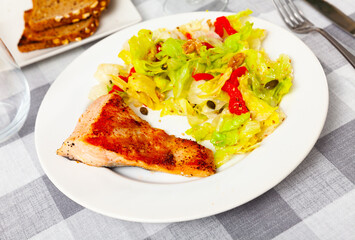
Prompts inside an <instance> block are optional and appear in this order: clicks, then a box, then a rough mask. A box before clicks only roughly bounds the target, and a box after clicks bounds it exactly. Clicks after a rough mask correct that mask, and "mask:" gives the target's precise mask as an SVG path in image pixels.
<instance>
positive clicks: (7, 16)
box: [0, 0, 142, 67]
mask: <svg viewBox="0 0 355 240" xmlns="http://www.w3.org/2000/svg"><path fill="white" fill-rule="evenodd" d="M31 8H32V1H31V0H16V1H13V0H5V1H4V0H1V3H0V38H2V40H3V41H4V42H5V44H6V46H7V47H8V48H9V50H10V51H11V53H12V55H13V56H14V58H15V59H16V61H17V63H18V64H19V65H20V66H21V67H23V66H26V65H28V64H31V63H34V62H37V61H40V60H42V59H45V58H48V57H51V56H54V55H57V54H59V53H62V52H65V51H68V50H69V49H73V48H76V47H78V46H81V45H83V44H85V43H88V42H91V41H94V40H97V39H99V38H102V37H105V36H107V35H109V34H111V33H113V32H116V31H118V30H120V29H122V28H124V27H127V26H130V25H132V24H135V23H138V22H140V21H141V20H142V18H141V16H140V15H139V13H138V12H137V10H136V8H135V7H134V5H133V4H132V3H131V1H130V0H112V1H111V2H110V4H109V7H108V9H106V10H105V11H104V12H103V13H102V14H101V17H100V26H99V28H98V29H97V31H96V32H95V34H94V35H92V36H90V37H88V38H85V39H83V40H82V41H80V42H72V43H70V44H68V45H64V46H59V47H54V48H47V49H42V50H37V51H32V52H28V53H21V52H20V51H19V50H18V49H17V43H18V41H19V39H20V38H21V35H22V31H23V28H24V21H23V12H24V11H25V10H27V9H31Z"/></svg>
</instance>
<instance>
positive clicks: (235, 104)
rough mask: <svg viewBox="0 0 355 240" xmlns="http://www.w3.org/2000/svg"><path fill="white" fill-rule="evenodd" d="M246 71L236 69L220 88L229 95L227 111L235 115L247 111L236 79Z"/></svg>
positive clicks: (244, 69) (243, 68) (245, 69)
mask: <svg viewBox="0 0 355 240" xmlns="http://www.w3.org/2000/svg"><path fill="white" fill-rule="evenodd" d="M247 71H248V70H247V68H246V67H244V66H243V67H239V68H237V69H236V70H234V71H233V72H232V74H231V77H230V78H229V79H228V80H227V81H226V82H225V84H224V85H223V87H222V90H223V91H225V92H227V93H228V95H229V106H228V108H229V111H230V112H231V113H234V114H237V115H240V114H243V113H246V112H248V111H249V110H248V108H247V107H246V105H245V102H244V99H243V96H242V93H241V92H240V91H239V89H238V86H239V81H238V77H241V76H243V75H244V74H245V73H246V72H247Z"/></svg>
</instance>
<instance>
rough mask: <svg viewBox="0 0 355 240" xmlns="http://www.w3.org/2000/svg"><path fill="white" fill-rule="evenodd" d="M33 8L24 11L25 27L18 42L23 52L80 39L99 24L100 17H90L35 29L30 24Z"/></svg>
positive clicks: (93, 30) (90, 33)
mask: <svg viewBox="0 0 355 240" xmlns="http://www.w3.org/2000/svg"><path fill="white" fill-rule="evenodd" d="M31 12H32V10H27V11H25V13H24V20H25V29H24V31H23V34H22V36H21V39H20V41H19V43H18V45H17V46H18V49H19V51H21V52H29V51H33V50H38V49H43V48H49V47H56V46H60V45H65V44H68V43H69V42H73V41H80V40H82V39H84V38H87V37H89V36H91V35H92V34H93V33H94V32H95V31H96V29H97V27H98V26H99V19H98V17H94V16H92V17H89V18H87V19H85V20H82V21H79V22H76V23H72V24H68V25H65V26H60V27H56V28H51V29H47V30H44V31H40V32H36V31H33V30H32V29H31V28H30V27H29V24H28V21H29V18H30V16H31Z"/></svg>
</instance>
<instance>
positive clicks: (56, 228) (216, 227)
mask: <svg viewBox="0 0 355 240" xmlns="http://www.w3.org/2000/svg"><path fill="white" fill-rule="evenodd" d="M329 1H330V0H329ZM295 2H296V4H297V5H298V6H299V8H301V10H302V11H303V12H304V13H305V15H306V16H307V17H308V18H309V19H310V20H311V21H312V22H314V23H315V24H316V25H318V26H320V27H323V28H325V30H326V31H328V32H329V33H330V34H331V35H333V36H335V37H336V38H337V39H338V40H339V41H340V42H341V43H342V44H343V45H344V46H346V47H347V48H348V49H349V50H350V51H352V52H353V53H355V39H354V38H353V37H351V36H350V35H347V34H346V33H344V32H343V31H342V30H340V29H339V28H338V27H336V26H335V25H334V24H333V23H332V22H330V21H329V20H328V19H327V18H325V17H324V16H322V15H321V14H319V13H318V12H316V11H315V10H314V9H312V8H311V7H310V5H308V4H307V3H305V2H303V1H301V0H298V1H295ZM331 2H332V3H333V4H334V5H336V6H338V8H340V9H341V10H342V11H344V12H345V13H346V14H347V15H349V16H351V17H352V18H353V19H355V1H354V0H331ZM133 3H134V4H135V6H136V7H137V9H138V11H139V12H140V14H141V15H142V17H143V19H144V20H146V19H151V18H155V17H159V16H163V15H164V13H163V8H162V4H163V0H133ZM246 8H250V9H251V10H253V12H254V13H253V16H256V17H259V18H262V19H265V20H268V21H270V22H273V23H276V24H278V25H280V26H283V27H285V24H284V23H283V22H282V20H281V18H280V17H279V15H278V12H277V11H276V9H275V8H274V6H273V3H272V1H270V0H266V1H265V0H248V1H242V0H230V2H229V4H228V7H227V9H226V11H229V12H237V11H240V10H244V9H246ZM297 36H298V37H299V38H301V39H302V40H303V41H304V42H305V43H306V44H307V45H308V46H309V47H310V48H311V50H312V51H313V52H314V53H315V54H316V56H317V57H318V59H319V60H320V62H321V64H322V66H323V68H324V71H325V73H326V76H327V81H328V85H329V96H330V103H329V112H328V116H327V120H326V123H325V127H324V129H323V131H322V133H321V136H320V138H319V139H318V141H317V143H316V145H315V147H314V148H313V149H312V151H311V152H310V153H309V155H308V156H307V157H306V159H305V160H304V161H303V162H302V164H301V165H300V166H299V167H298V168H297V169H296V170H295V171H294V172H292V173H291V174H290V175H289V176H288V177H287V178H286V179H285V180H284V181H282V182H281V183H280V184H278V185H277V186H275V187H274V188H273V189H271V190H269V191H268V192H266V193H265V194H263V195H261V196H260V197H258V198H256V199H254V200H253V201H251V202H249V203H246V204H244V205H242V206H240V207H237V208H235V209H232V210H229V211H227V212H224V213H221V214H218V215H215V216H211V217H207V218H203V219H199V220H194V221H188V222H180V223H166V224H164V223H162V224H146V223H135V222H127V221H123V220H118V219H113V218H110V217H106V216H103V215H100V214H97V213H95V212H93V211H91V210H88V209H86V208H84V207H82V206H80V205H78V204H77V203H75V202H73V201H72V200H70V199H68V198H67V197H66V196H64V195H63V194H62V193H61V192H60V191H59V190H58V189H57V188H56V187H55V186H54V185H53V184H52V183H51V181H50V180H49V179H48V177H47V176H46V174H45V173H44V172H43V170H42V168H41V166H40V164H39V160H38V157H37V154H36V150H35V143H34V126H35V121H36V115H37V112H38V109H39V106H40V104H41V102H42V99H43V97H44V95H45V94H46V92H47V90H48V88H49V87H50V86H51V84H52V83H53V81H54V80H55V79H56V77H57V76H58V75H59V73H60V72H61V71H62V70H63V69H64V68H65V67H66V66H67V65H68V64H70V62H71V61H72V60H73V59H75V58H76V57H77V56H78V55H80V54H81V53H82V52H83V51H85V50H86V49H87V48H88V47H89V46H91V45H92V44H94V43H90V44H87V45H84V46H82V47H79V48H76V49H74V50H71V51H69V52H66V53H63V54H60V55H57V56H55V57H52V58H49V59H46V60H43V61H41V62H38V63H35V64H32V65H30V66H27V67H24V68H23V71H24V73H25V75H26V77H27V79H28V82H29V85H30V89H31V109H30V113H29V116H28V119H27V121H26V122H25V124H24V127H23V128H22V129H21V130H20V131H19V132H18V134H17V135H15V136H14V137H13V138H12V139H10V140H9V141H7V142H5V143H2V144H0V239H1V240H5V239H16V240H17V239H85V240H88V239H95V240H96V239H105V240H106V239H263V240H264V239H330V240H334V239H355V187H354V184H355V70H354V69H353V68H352V67H351V65H350V64H349V63H348V62H347V61H346V60H345V59H344V58H343V56H342V55H341V54H340V53H339V52H338V51H337V50H336V49H335V48H334V47H333V46H332V45H331V44H330V43H329V42H328V41H327V40H326V39H324V38H323V37H322V36H320V35H319V34H318V33H311V34H305V35H297Z"/></svg>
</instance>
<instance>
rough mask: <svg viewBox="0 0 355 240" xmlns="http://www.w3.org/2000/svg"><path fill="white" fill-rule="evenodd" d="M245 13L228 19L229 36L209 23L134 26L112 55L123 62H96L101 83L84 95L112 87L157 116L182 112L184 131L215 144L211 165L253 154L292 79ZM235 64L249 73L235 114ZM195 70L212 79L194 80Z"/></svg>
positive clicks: (276, 120)
mask: <svg viewBox="0 0 355 240" xmlns="http://www.w3.org/2000/svg"><path fill="white" fill-rule="evenodd" d="M251 13H252V12H251V10H249V9H247V10H245V11H242V12H239V13H237V14H234V15H230V16H227V17H226V19H227V20H228V21H229V23H230V26H231V27H232V28H233V29H234V30H235V32H236V33H234V32H233V33H231V35H228V32H227V31H226V30H225V32H224V35H223V36H222V37H221V36H220V35H219V34H217V33H216V32H215V25H214V24H213V21H211V20H207V21H204V20H196V21H192V22H190V23H187V24H184V25H181V26H179V27H177V28H176V29H173V30H167V29H157V30H155V31H151V30H147V29H142V30H140V31H139V32H138V33H137V35H136V36H133V37H131V38H130V39H129V40H128V43H127V44H126V45H125V46H124V48H123V49H122V50H121V51H120V52H119V54H118V57H119V58H120V59H122V60H123V62H124V64H125V65H124V66H121V65H118V64H101V65H100V66H99V67H98V70H97V73H96V74H95V77H96V78H97V79H98V80H99V82H100V83H99V84H98V85H97V86H95V87H94V88H93V89H92V91H91V93H90V97H91V98H92V99H93V98H97V97H99V96H100V95H103V94H106V93H107V92H108V91H112V90H111V89H113V86H114V85H116V86H117V87H119V88H120V89H121V90H122V91H118V92H116V93H117V94H120V95H121V96H122V97H123V98H124V99H125V100H127V101H130V102H135V103H138V104H144V105H145V106H147V107H149V108H151V109H154V110H161V112H160V114H161V116H162V117H163V116H166V115H182V116H186V117H187V119H188V122H189V124H190V125H191V128H190V129H188V130H187V131H186V134H188V135H190V136H191V137H193V138H194V139H195V140H196V141H197V142H203V141H210V142H211V143H212V144H213V146H214V150H215V162H216V165H217V167H219V166H221V165H223V164H224V163H226V162H227V161H229V160H230V159H231V158H232V157H233V155H235V154H243V153H247V152H250V151H252V150H253V149H255V148H256V147H258V145H259V144H260V142H261V141H262V140H263V139H264V138H265V137H266V136H268V135H270V134H271V133H272V132H273V131H274V130H275V128H277V126H279V125H280V124H281V123H282V121H283V120H284V119H285V114H284V113H283V112H282V110H281V109H280V108H279V104H280V102H281V100H282V98H283V96H284V95H285V94H287V93H288V92H289V91H290V89H291V87H292V79H293V76H292V66H291V61H290V59H289V57H288V56H286V55H284V54H281V55H280V56H279V57H278V58H277V59H276V60H275V61H274V60H271V59H270V58H269V57H268V56H267V54H266V53H265V52H264V50H263V48H262V41H263V39H264V38H265V36H266V31H265V30H264V29H259V28H254V27H253V23H251V22H249V21H248V16H249V15H250V14H251ZM238 54H239V55H238ZM236 56H244V57H243V59H239V60H238V59H234V58H235V57H236ZM233 59H234V60H233ZM233 61H234V62H233ZM238 61H239V62H238ZM235 62H238V63H235ZM235 64H237V66H234V65H235ZM239 67H245V68H246V70H247V71H246V72H245V73H244V74H243V75H242V76H238V78H237V81H238V85H235V86H237V90H238V92H240V94H241V97H242V99H243V101H244V103H245V106H246V108H247V112H246V113H242V114H240V115H238V114H234V113H231V111H230V110H229V109H230V108H229V107H230V106H229V104H230V100H231V97H233V98H235V96H234V95H231V94H230V93H228V90H226V88H224V86H225V85H226V84H227V82H231V81H232V75H233V72H234V71H235V69H236V68H239ZM132 70H134V71H132ZM197 73H204V74H209V75H212V76H211V78H210V80H203V79H202V80H199V81H195V80H194V78H193V76H194V75H195V74H197ZM238 101H240V100H238Z"/></svg>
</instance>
